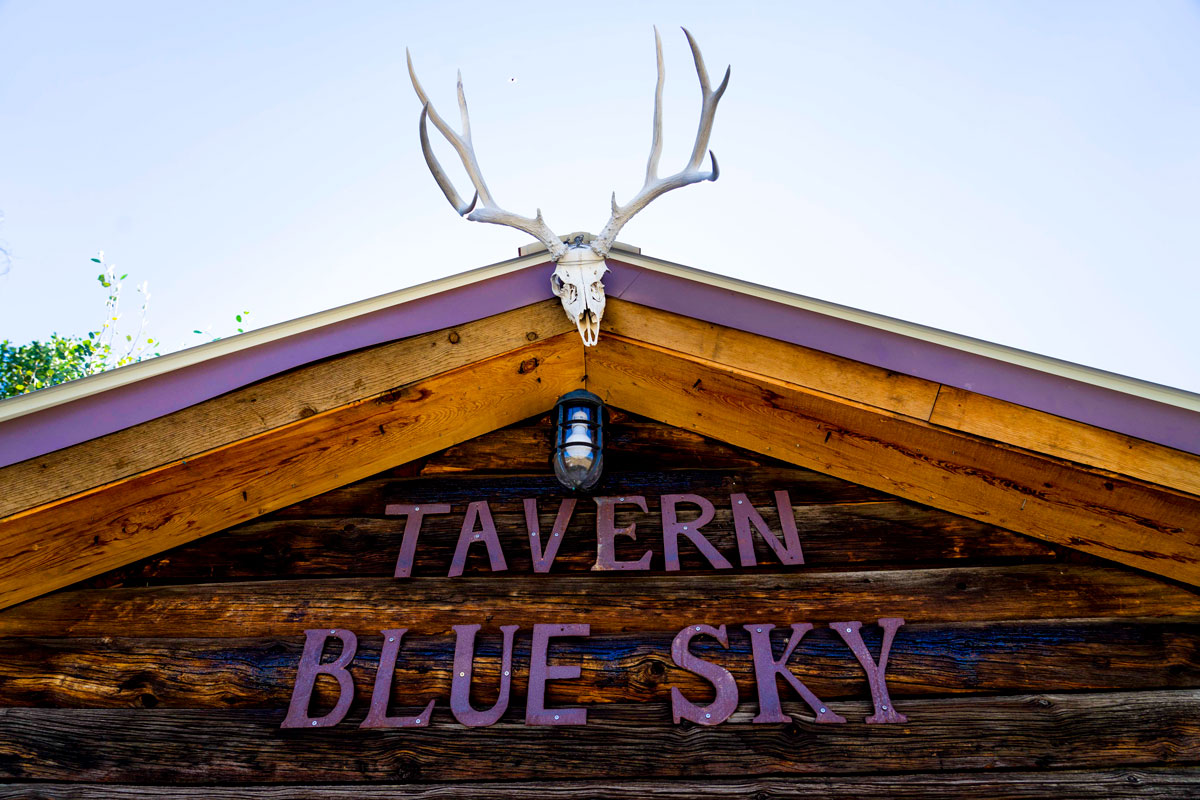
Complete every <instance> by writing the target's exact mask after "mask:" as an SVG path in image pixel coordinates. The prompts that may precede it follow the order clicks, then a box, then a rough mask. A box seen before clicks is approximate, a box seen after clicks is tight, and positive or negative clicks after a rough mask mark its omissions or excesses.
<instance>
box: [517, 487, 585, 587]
mask: <svg viewBox="0 0 1200 800" xmlns="http://www.w3.org/2000/svg"><path fill="white" fill-rule="evenodd" d="M574 513H575V498H574V497H567V498H564V499H563V501H562V502H561V503H560V504H559V506H558V516H557V517H555V518H554V530H553V531H551V532H550V536H547V537H543V536H542V530H541V523H540V522H539V521H538V510H537V500H536V499H534V498H532V497H526V498H525V525H526V527H527V528H528V529H529V550H530V552H531V553H532V554H533V571H534V572H549V571H550V565H551V564H553V563H554V557H555V556H556V555H558V547H559V545H561V544H562V541H563V539H564V538H566V535H567V525H568V524H570V522H571V515H572V514H574ZM543 538H544V539H545V540H546V548H545V550H543V549H542V540H543Z"/></svg>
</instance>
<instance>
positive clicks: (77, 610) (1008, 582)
mask: <svg viewBox="0 0 1200 800" xmlns="http://www.w3.org/2000/svg"><path fill="white" fill-rule="evenodd" d="M1198 614H1200V595H1197V594H1196V593H1194V592H1191V591H1189V590H1188V589H1184V588H1181V587H1179V586H1175V585H1172V584H1170V583H1166V582H1162V581H1158V580H1155V579H1153V578H1150V577H1146V576H1143V575H1139V574H1137V573H1133V572H1130V571H1127V570H1121V569H1115V568H1108V567H1088V566H1083V565H1072V566H1071V568H1070V569H1064V568H1062V567H1060V566H1056V565H1052V564H1051V565H1031V566H1007V567H946V568H941V569H909V570H877V571H858V572H821V571H814V570H805V569H803V568H800V569H799V570H798V571H797V572H795V573H790V574H780V573H775V574H772V575H771V576H770V578H769V579H767V580H764V579H763V576H761V575H755V574H741V575H730V574H717V573H716V572H715V571H707V572H703V573H693V574H688V573H680V574H672V575H662V574H644V573H636V572H626V573H592V574H589V575H540V576H538V579H537V580H527V581H521V582H519V583H514V582H513V581H512V580H509V579H508V578H506V577H504V576H503V575H498V576H464V577H461V578H444V577H437V578H420V577H415V578H412V579H409V580H396V579H392V578H348V579H345V580H336V581H321V580H294V581H266V582H255V583H229V584H194V585H183V586H159V587H151V588H144V589H89V590H78V591H64V592H58V593H55V594H53V595H49V596H47V597H42V598H39V599H37V600H34V601H31V602H28V603H25V604H23V605H22V606H20V607H19V608H14V609H11V610H8V611H6V612H4V613H3V614H0V635H6V636H111V635H113V633H114V631H119V632H120V633H121V634H122V635H125V636H158V635H160V634H161V633H162V632H163V631H170V632H171V635H173V636H181V637H191V636H213V635H219V634H226V633H228V634H237V635H240V636H294V635H297V634H299V633H300V632H301V631H303V630H304V629H305V628H313V627H321V628H324V627H330V626H338V627H343V628H350V629H352V630H355V631H372V630H378V629H379V628H381V627H388V626H405V627H408V628H411V629H413V630H414V631H420V632H422V633H428V634H440V633H444V632H446V631H449V630H450V627H451V626H452V625H457V624H470V623H474V622H480V623H485V624H488V625H502V624H510V623H511V624H517V625H529V624H532V623H533V622H545V621H554V622H561V623H574V622H581V623H582V622H588V623H591V625H592V630H593V631H595V632H597V633H601V632H604V633H621V632H632V631H647V630H660V631H661V630H672V629H673V630H678V629H679V628H681V627H682V626H684V625H687V624H691V623H694V622H707V623H711V624H719V623H722V622H730V623H732V622H739V623H740V622H772V623H776V624H782V623H787V622H803V621H811V622H828V621H836V620H841V619H858V620H874V619H877V618H879V617H888V616H900V617H904V618H905V619H907V620H909V621H910V622H912V623H914V624H915V623H932V622H986V621H998V620H1007V619H1058V618H1070V617H1080V618H1082V617H1108V616H1115V617H1124V618H1138V617H1142V618H1145V617H1181V618H1182V617H1194V616H1196V615H1198Z"/></svg>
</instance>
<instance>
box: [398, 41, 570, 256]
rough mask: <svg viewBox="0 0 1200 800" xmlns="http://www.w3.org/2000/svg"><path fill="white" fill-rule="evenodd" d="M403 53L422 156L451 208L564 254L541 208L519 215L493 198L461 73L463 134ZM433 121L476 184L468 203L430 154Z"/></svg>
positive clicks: (431, 153) (558, 254)
mask: <svg viewBox="0 0 1200 800" xmlns="http://www.w3.org/2000/svg"><path fill="white" fill-rule="evenodd" d="M405 55H406V56H407V58H408V76H409V78H411V79H412V85H413V89H414V90H415V91H416V93H417V99H419V100H420V101H421V105H422V109H421V122H420V132H421V152H422V153H423V154H424V156H425V164H426V165H427V166H428V167H429V171H430V172H431V173H433V179H434V180H435V181H437V184H438V186H439V187H440V188H441V190H442V194H444V195H445V196H446V199H447V200H449V201H450V205H452V206H454V210H455V211H457V212H458V213H459V215H461V216H466V218H467V219H469V220H471V221H472V222H489V223H492V224H494V225H507V226H508V227H510V228H516V229H517V230H520V231H524V232H525V233H527V234H529V235H530V236H533V237H534V238H535V239H538V240H540V241H541V242H542V244H544V245H546V247H547V249H549V250H550V257H551V258H552V259H553V260H555V261H557V260H558V259H559V258H560V257H561V256H562V254H563V253H565V252H566V251H567V247H566V245H564V244H563V243H562V242H561V241H560V240H559V238H558V237H557V236H556V235H555V234H554V231H552V230H550V227H549V226H548V225H547V224H546V223H545V221H543V220H542V212H541V209H538V212H537V216H536V217H534V218H533V219H530V218H529V217H522V216H521V215H519V214H513V213H512V212H510V211H505V210H504V209H502V208H500V207H499V206H498V205H496V201H495V200H493V199H492V193H491V192H489V191H488V188H487V184H486V183H485V182H484V180H483V172H482V171H481V170H480V169H479V162H478V161H477V160H476V158H475V148H474V146H473V145H472V143H471V118H470V115H469V114H468V113H467V96H466V93H465V92H464V91H463V84H462V73H461V72H459V74H458V107H459V111H460V112H461V113H462V126H463V132H462V135H461V136H460V135H458V134H457V133H455V132H454V129H453V128H451V127H450V126H449V125H447V124H446V121H445V120H444V119H442V117H441V115H440V114H438V113H437V110H436V109H434V107H433V103H431V102H430V101H429V96H428V95H426V94H425V90H424V89H423V88H422V87H421V82H420V81H419V80H417V73H416V70H414V69H413V63H412V54H411V53H409V52H408V50H407V49H406V50H405ZM427 120H429V121H432V122H433V126H434V127H435V128H437V129H438V131H439V132H440V133H441V134H442V136H444V137H446V141H448V142H449V143H450V146H451V147H453V148H454V150H455V152H457V153H458V157H459V158H460V159H461V160H462V164H463V167H464V168H465V169H466V171H467V177H469V178H470V179H471V183H472V185H474V187H475V198H474V199H472V200H471V202H470V204H466V203H464V202H463V201H462V198H461V197H460V196H459V194H458V192H457V191H455V189H454V186H453V184H451V183H450V177H449V176H448V175H446V171H445V170H444V169H442V165H441V163H440V162H439V161H438V160H437V157H436V156H435V155H434V154H433V148H432V147H431V146H430V144H429V129H428V126H427V124H426V121H427ZM477 202H478V203H481V204H482V205H481V206H480V207H479V208H475V205H476V203H477Z"/></svg>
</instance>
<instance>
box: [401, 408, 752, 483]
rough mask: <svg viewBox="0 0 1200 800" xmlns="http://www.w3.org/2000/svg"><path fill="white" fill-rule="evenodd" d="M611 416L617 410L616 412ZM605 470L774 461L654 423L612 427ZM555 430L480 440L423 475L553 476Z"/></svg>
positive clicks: (539, 427) (441, 456)
mask: <svg viewBox="0 0 1200 800" xmlns="http://www.w3.org/2000/svg"><path fill="white" fill-rule="evenodd" d="M609 411H610V415H611V416H615V414H614V413H613V412H615V411H617V410H616V409H610V410H609ZM604 442H605V448H604V450H605V452H604V466H605V470H607V471H610V472H624V471H627V470H645V469H646V465H647V462H648V461H649V462H652V463H653V464H654V468H655V469H658V470H673V469H689V470H695V469H754V468H757V467H760V466H763V465H764V464H766V463H775V462H774V459H769V458H764V457H763V456H760V455H758V454H757V453H751V452H750V451H749V450H743V449H742V448H740V447H731V446H729V445H727V444H725V443H723V442H718V441H715V440H713V439H709V438H707V437H705V436H700V435H699V434H697V433H696V432H694V431H685V430H683V429H682V428H673V427H671V426H670V425H663V424H661V423H658V422H651V421H643V420H638V421H631V422H616V423H612V422H610V423H609V424H608V425H607V426H606V427H605V429H604ZM553 448H554V424H553V421H552V420H551V419H550V418H549V416H542V417H539V418H538V419H536V420H526V422H525V423H522V424H520V425H516V426H509V427H507V428H501V429H500V430H497V431H492V432H491V433H488V434H485V435H483V436H478V437H476V438H474V439H471V440H470V441H467V442H463V443H462V444H460V445H455V446H454V447H451V448H449V449H447V450H443V451H442V452H440V453H436V454H434V455H432V456H430V457H429V458H428V459H426V461H425V463H424V465H423V466H422V468H421V474H422V475H444V474H447V473H454V474H457V473H463V472H486V471H492V472H503V473H507V474H513V473H521V472H539V473H540V472H546V473H549V471H550V455H551V453H552V451H553Z"/></svg>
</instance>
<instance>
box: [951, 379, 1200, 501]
mask: <svg viewBox="0 0 1200 800" xmlns="http://www.w3.org/2000/svg"><path fill="white" fill-rule="evenodd" d="M929 421H930V422H932V423H934V424H936V425H942V426H944V427H947V428H954V429H955V430H959V431H965V432H966V433H973V434H975V435H977V436H983V437H986V438H988V439H995V440H997V441H1001V442H1006V443H1008V444H1012V445H1016V446H1017V447H1022V448H1024V449H1026V450H1033V451H1036V452H1040V453H1047V454H1049V455H1052V456H1056V457H1058V458H1065V459H1068V460H1070V461H1076V462H1079V463H1080V464H1087V465H1088V466H1092V467H1097V468H1098V469H1104V470H1109V471H1111V472H1117V473H1120V474H1123V475H1129V476H1131V477H1134V478H1139V479H1141V480H1144V481H1149V482H1150V483H1156V484H1159V485H1161V486H1170V487H1172V488H1174V489H1179V490H1180V491H1184V492H1188V493H1190V494H1195V495H1200V456H1196V455H1193V454H1192V453H1185V452H1183V451H1181V450H1175V449H1173V448H1170V447H1164V446H1162V445H1160V444H1154V443H1153V442H1147V441H1144V440H1142V439H1135V438H1133V437H1132V436H1125V435H1124V434H1120V433H1115V432H1113V431H1106V430H1104V429H1103V428H1097V427H1095V426H1093V425H1086V424H1084V423H1082V422H1075V421H1074V420H1069V419H1064V418H1063V417H1056V416H1054V415H1053V414H1047V413H1045V412H1043V411H1035V410H1034V409H1032V408H1025V407H1023V406H1019V405H1016V404H1015V403H1008V402H1005V401H1004V400H997V399H995V398H992V397H987V396H985V395H981V394H976V393H975V392H968V391H966V390H964V389H955V388H954V387H951V386H943V387H942V391H941V394H939V395H938V399H937V402H936V403H935V404H934V408H933V414H932V415H931V416H930V418H929Z"/></svg>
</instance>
